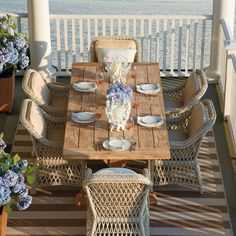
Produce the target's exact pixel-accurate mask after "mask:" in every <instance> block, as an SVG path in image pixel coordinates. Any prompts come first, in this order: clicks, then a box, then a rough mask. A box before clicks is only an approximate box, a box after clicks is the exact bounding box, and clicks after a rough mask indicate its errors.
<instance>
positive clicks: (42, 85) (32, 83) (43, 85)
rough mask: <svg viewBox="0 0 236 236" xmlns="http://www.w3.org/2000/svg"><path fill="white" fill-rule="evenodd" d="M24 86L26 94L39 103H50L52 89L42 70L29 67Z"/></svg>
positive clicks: (23, 82)
mask: <svg viewBox="0 0 236 236" xmlns="http://www.w3.org/2000/svg"><path fill="white" fill-rule="evenodd" d="M22 88H23V90H24V92H25V94H26V96H28V97H29V98H30V99H32V100H33V101H35V102H36V103H37V104H39V105H44V104H45V103H46V104H49V100H50V90H49V88H48V86H47V80H46V79H45V78H44V77H43V75H42V74H41V73H40V72H38V71H35V70H32V69H28V70H27V71H26V73H25V75H24V78H23V81H22Z"/></svg>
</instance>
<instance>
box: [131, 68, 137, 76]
mask: <svg viewBox="0 0 236 236" xmlns="http://www.w3.org/2000/svg"><path fill="white" fill-rule="evenodd" d="M136 75H137V68H136V67H135V66H132V67H131V71H130V76H131V78H136Z"/></svg>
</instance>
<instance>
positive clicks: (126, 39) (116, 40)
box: [90, 36, 141, 62]
mask: <svg viewBox="0 0 236 236" xmlns="http://www.w3.org/2000/svg"><path fill="white" fill-rule="evenodd" d="M98 44H99V45H102V46H103V47H106V48H131V47H132V48H136V49H137V52H136V55H135V58H134V61H135V62H141V45H140V42H139V40H138V39H137V38H135V37H132V36H99V37H97V38H95V39H94V40H93V41H92V43H91V45H90V61H92V62H98V58H97V53H96V50H97V49H96V46H97V45H98Z"/></svg>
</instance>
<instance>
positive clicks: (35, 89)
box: [22, 69, 70, 116]
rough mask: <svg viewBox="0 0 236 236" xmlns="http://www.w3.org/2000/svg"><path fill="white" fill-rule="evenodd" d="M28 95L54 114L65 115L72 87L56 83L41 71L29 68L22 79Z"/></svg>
mask: <svg viewBox="0 0 236 236" xmlns="http://www.w3.org/2000/svg"><path fill="white" fill-rule="evenodd" d="M22 88H23V90H24V92H25V94H26V96H27V97H29V98H30V99H32V100H33V101H35V102H36V103H37V104H38V105H39V106H40V107H42V108H43V110H44V111H46V112H47V113H49V114H51V115H53V116H65V115H66V110H67V103H68V96H69V89H70V87H69V86H67V85H64V84H60V83H56V82H55V81H54V79H53V78H50V77H46V76H45V75H44V74H42V73H41V72H37V71H35V70H32V69H28V70H27V71H26V73H25V75H24V78H23V81H22Z"/></svg>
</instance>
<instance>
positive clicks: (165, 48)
mask: <svg viewBox="0 0 236 236" xmlns="http://www.w3.org/2000/svg"><path fill="white" fill-rule="evenodd" d="M166 54H167V19H164V32H163V68H162V69H163V73H165V72H166Z"/></svg>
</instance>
